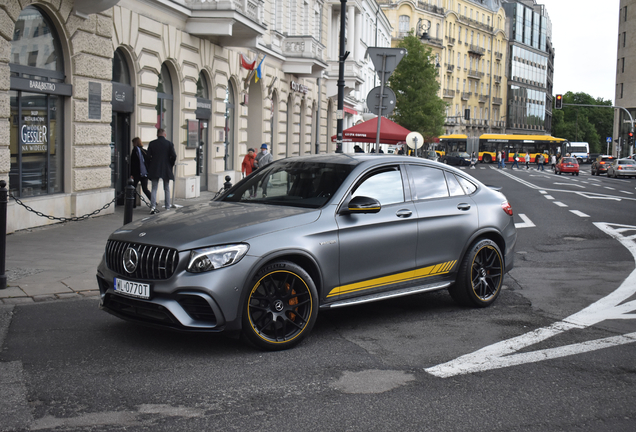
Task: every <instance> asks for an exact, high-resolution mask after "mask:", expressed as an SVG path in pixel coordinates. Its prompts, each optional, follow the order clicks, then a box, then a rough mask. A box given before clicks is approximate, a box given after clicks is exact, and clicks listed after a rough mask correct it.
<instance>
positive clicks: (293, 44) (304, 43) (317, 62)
mask: <svg viewBox="0 0 636 432" xmlns="http://www.w3.org/2000/svg"><path fill="white" fill-rule="evenodd" d="M282 51H283V54H284V55H285V57H286V58H285V62H284V63H283V72H284V73H288V74H292V75H298V76H304V77H318V76H320V73H321V72H322V71H323V70H325V69H327V63H326V62H325V61H324V60H323V59H324V51H325V46H324V45H323V44H321V43H320V42H318V41H317V40H316V39H314V38H313V36H287V37H285V39H284V40H283V43H282Z"/></svg>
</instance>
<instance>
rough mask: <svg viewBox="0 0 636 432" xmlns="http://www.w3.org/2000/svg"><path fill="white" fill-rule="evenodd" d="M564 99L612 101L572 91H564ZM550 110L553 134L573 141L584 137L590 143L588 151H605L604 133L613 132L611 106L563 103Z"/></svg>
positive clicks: (594, 101) (607, 104) (584, 101)
mask: <svg viewBox="0 0 636 432" xmlns="http://www.w3.org/2000/svg"><path fill="white" fill-rule="evenodd" d="M563 103H564V104H584V105H605V106H612V101H609V100H603V99H602V98H596V99H595V98H593V97H592V96H590V95H589V94H587V93H572V92H567V93H566V94H564V95H563ZM552 114H553V117H552V135H554V136H556V137H559V138H565V139H567V140H568V141H572V142H577V141H585V142H587V143H589V144H590V153H604V152H605V137H610V136H612V128H613V125H614V110H613V109H609V108H592V107H576V106H567V105H564V106H563V109H562V110H554V111H553V112H552Z"/></svg>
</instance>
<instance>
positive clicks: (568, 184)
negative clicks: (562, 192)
mask: <svg viewBox="0 0 636 432" xmlns="http://www.w3.org/2000/svg"><path fill="white" fill-rule="evenodd" d="M554 184H555V185H564V186H576V187H580V188H583V189H585V186H582V185H580V184H576V183H554Z"/></svg>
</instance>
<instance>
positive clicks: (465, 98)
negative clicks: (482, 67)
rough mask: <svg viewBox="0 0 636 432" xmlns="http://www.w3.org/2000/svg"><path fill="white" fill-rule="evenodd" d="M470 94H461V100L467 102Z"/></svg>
mask: <svg viewBox="0 0 636 432" xmlns="http://www.w3.org/2000/svg"><path fill="white" fill-rule="evenodd" d="M471 94H472V93H470V92H462V100H468V99H469V98H470V95H471Z"/></svg>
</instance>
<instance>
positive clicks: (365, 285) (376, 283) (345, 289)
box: [327, 260, 457, 297]
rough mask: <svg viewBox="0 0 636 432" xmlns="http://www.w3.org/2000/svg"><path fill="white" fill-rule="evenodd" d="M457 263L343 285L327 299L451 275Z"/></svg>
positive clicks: (335, 289)
mask: <svg viewBox="0 0 636 432" xmlns="http://www.w3.org/2000/svg"><path fill="white" fill-rule="evenodd" d="M455 263H457V260H455V261H448V262H445V263H441V264H436V265H432V266H429V267H424V268H421V269H417V270H410V271H407V272H403V273H396V274H393V275H389V276H383V277H380V278H375V279H369V280H366V281H362V282H356V283H352V284H348V285H342V286H339V287H336V288H334V289H332V290H331V291H330V292H329V294H328V295H327V297H333V296H337V295H343V294H350V293H353V292H356V291H363V290H367V289H371V288H378V287H382V286H386V285H391V284H394V283H400V282H408V281H412V280H415V279H421V278H425V277H431V276H438V275H441V274H446V273H449V272H450V271H451V270H452V268H453V267H454V266H455Z"/></svg>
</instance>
